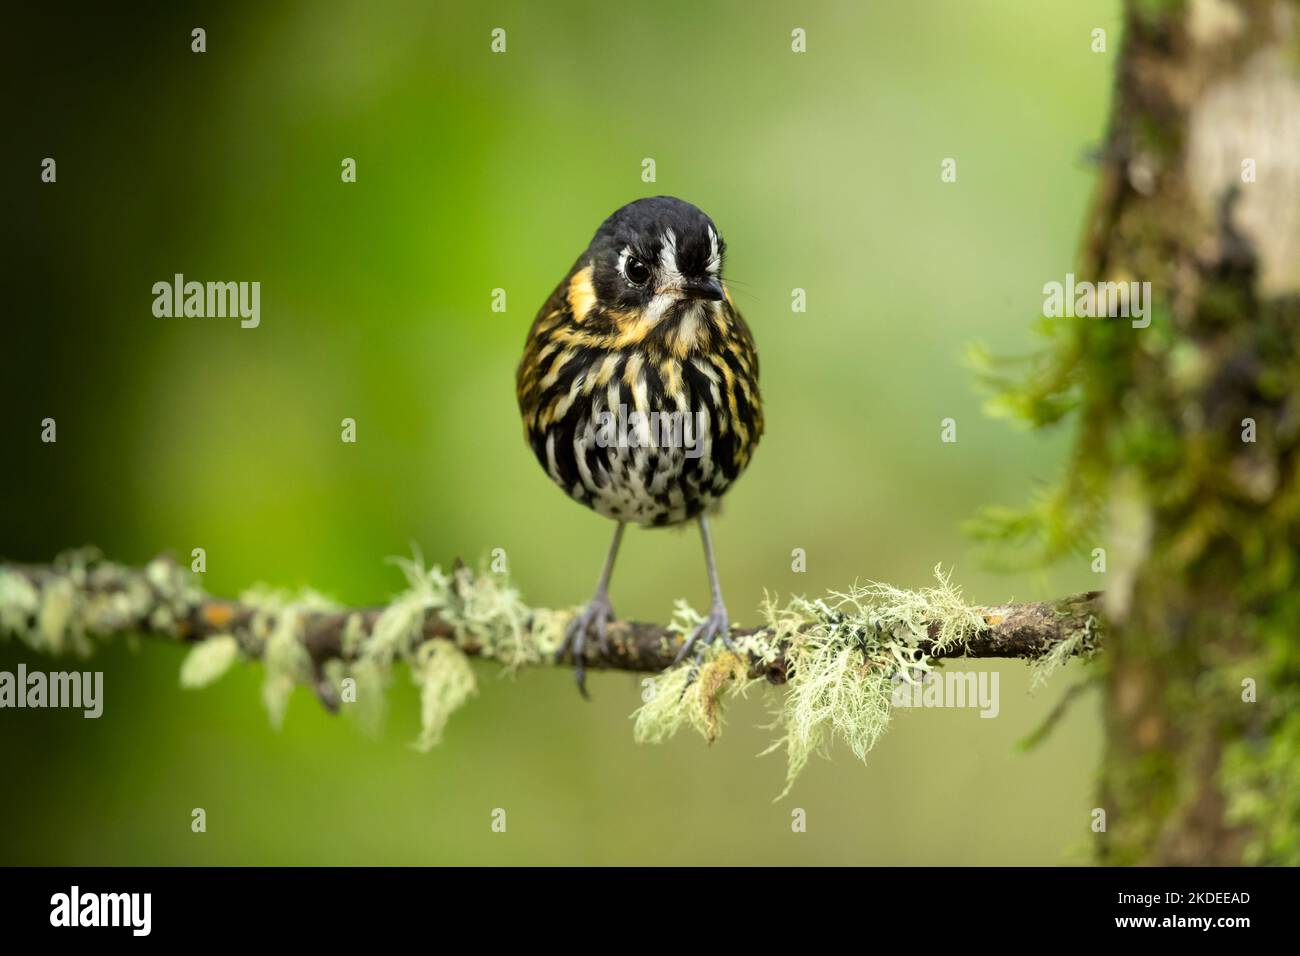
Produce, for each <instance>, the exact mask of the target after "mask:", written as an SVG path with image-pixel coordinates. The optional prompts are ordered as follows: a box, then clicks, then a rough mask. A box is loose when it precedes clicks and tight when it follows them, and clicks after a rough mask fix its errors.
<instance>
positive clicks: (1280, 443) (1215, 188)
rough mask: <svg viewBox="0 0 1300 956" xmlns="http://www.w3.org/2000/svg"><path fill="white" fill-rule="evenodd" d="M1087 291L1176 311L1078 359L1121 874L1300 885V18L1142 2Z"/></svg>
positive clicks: (1182, 0) (1130, 35)
mask: <svg viewBox="0 0 1300 956" xmlns="http://www.w3.org/2000/svg"><path fill="white" fill-rule="evenodd" d="M1080 270H1081V273H1082V274H1081V275H1080V276H1079V279H1080V280H1084V279H1092V280H1097V281H1107V280H1109V281H1125V282H1128V281H1136V282H1150V283H1151V291H1152V294H1153V296H1154V302H1155V308H1154V311H1153V313H1152V314H1151V316H1150V318H1151V323H1150V325H1149V326H1148V327H1141V324H1140V323H1134V322H1131V321H1129V320H1128V319H1124V318H1103V319H1098V320H1089V319H1075V320H1073V321H1075V322H1077V323H1081V324H1082V325H1086V328H1084V329H1082V330H1081V331H1079V332H1077V333H1075V336H1076V337H1075V338H1074V339H1073V340H1072V342H1071V346H1070V347H1072V348H1073V352H1072V354H1071V355H1070V357H1069V358H1068V359H1066V364H1068V365H1069V366H1070V374H1069V381H1070V383H1071V386H1072V387H1073V388H1074V389H1076V392H1075V394H1076V396H1077V398H1078V400H1079V408H1080V416H1081V417H1080V426H1081V427H1080V433H1079V440H1078V446H1077V460H1078V462H1079V463H1080V466H1081V467H1082V468H1084V469H1092V470H1093V472H1094V473H1095V475H1096V476H1097V481H1096V483H1095V484H1094V486H1093V487H1094V490H1096V491H1097V492H1098V499H1099V500H1101V501H1104V502H1106V504H1105V505H1102V506H1100V509H1099V510H1101V511H1104V512H1106V514H1107V515H1108V518H1107V520H1106V521H1105V522H1104V523H1103V526H1104V528H1105V531H1104V540H1103V541H1101V542H1100V543H1101V544H1103V545H1104V546H1106V548H1107V550H1108V553H1109V554H1110V555H1111V557H1112V561H1111V567H1110V569H1109V570H1110V574H1109V577H1108V579H1107V593H1106V612H1107V616H1108V618H1109V625H1110V629H1109V631H1108V640H1107V654H1106V655H1105V661H1104V663H1103V667H1104V668H1105V674H1106V677H1105V680H1106V698H1107V700H1106V707H1105V713H1106V751H1105V757H1104V766H1103V769H1102V782H1101V800H1100V807H1101V809H1103V810H1105V811H1106V832H1104V833H1100V834H1098V839H1099V841H1100V844H1099V846H1100V859H1101V860H1102V861H1103V862H1107V863H1114V864H1133V863H1151V864H1172V865H1191V864H1229V865H1231V864H1238V863H1243V862H1245V863H1253V862H1259V863H1264V862H1268V863H1290V864H1295V863H1297V862H1298V861H1300V707H1297V703H1298V699H1297V698H1298V694H1297V687H1298V686H1300V649H1298V648H1297V637H1296V635H1297V634H1300V598H1298V597H1297V593H1298V592H1300V581H1298V580H1297V577H1298V569H1297V560H1296V559H1297V543H1298V541H1300V483H1298V481H1297V479H1298V477H1300V475H1298V467H1300V455H1298V454H1297V450H1298V445H1300V367H1298V363H1297V355H1298V354H1300V10H1298V9H1297V3H1296V2H1294V0H1128V2H1127V4H1126V26H1125V39H1124V47H1123V51H1122V53H1121V57H1120V62H1119V64H1118V74H1117V86H1116V91H1115V100H1114V104H1113V109H1112V118H1111V124H1110V130H1109V134H1108V142H1107V148H1106V151H1105V157H1104V160H1103V165H1102V175H1101V180H1100V184H1099V187H1098V193H1097V197H1096V200H1095V203H1094V206H1093V209H1092V212H1091V221H1090V223H1089V227H1088V233H1087V235H1086V239H1085V244H1084V249H1083V253H1082V261H1081V265H1080ZM1070 347H1067V348H1066V349H1063V350H1062V353H1061V354H1060V355H1058V361H1060V360H1061V359H1062V356H1063V355H1064V354H1065V352H1067V351H1069V348H1070ZM1058 368H1059V367H1058ZM1252 688H1253V693H1252Z"/></svg>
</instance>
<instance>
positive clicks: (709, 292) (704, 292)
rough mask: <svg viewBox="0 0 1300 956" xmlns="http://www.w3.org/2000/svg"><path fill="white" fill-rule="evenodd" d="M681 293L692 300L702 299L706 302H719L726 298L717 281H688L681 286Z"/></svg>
mask: <svg viewBox="0 0 1300 956" xmlns="http://www.w3.org/2000/svg"><path fill="white" fill-rule="evenodd" d="M682 291H683V292H685V293H686V295H687V296H689V297H690V298H692V299H703V300H705V301H706V302H721V301H722V300H723V299H724V298H725V297H726V293H724V292H723V291H722V283H721V282H719V281H718V280H717V279H688V280H687V281H686V283H685V284H684V285H683V286H682Z"/></svg>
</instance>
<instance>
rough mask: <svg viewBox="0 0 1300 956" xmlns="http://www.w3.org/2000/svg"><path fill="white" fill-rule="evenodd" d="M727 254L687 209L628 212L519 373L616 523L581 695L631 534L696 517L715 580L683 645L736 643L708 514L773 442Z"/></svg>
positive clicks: (570, 484) (541, 330)
mask: <svg viewBox="0 0 1300 956" xmlns="http://www.w3.org/2000/svg"><path fill="white" fill-rule="evenodd" d="M725 254H726V245H725V244H724V243H723V241H722V236H721V234H720V233H719V232H718V229H717V227H716V226H715V225H714V224H713V221H712V220H711V219H710V218H709V217H708V216H706V215H705V214H704V213H703V212H702V211H701V210H699V209H697V208H696V207H695V206H693V205H691V204H690V203H688V202H683V201H682V200H680V199H674V198H673V197H671V196H656V197H654V198H651V199H638V200H636V201H635V202H631V203H628V204H627V205H626V206H624V207H623V208H621V209H619V210H618V211H617V212H615V213H614V214H613V215H612V216H610V217H609V218H608V219H606V220H605V221H604V222H603V223H602V224H601V226H600V228H599V229H597V230H596V234H595V236H594V237H593V238H592V240H591V243H590V245H588V246H587V249H586V251H585V252H583V254H582V255H581V256H579V257H578V260H577V262H575V263H574V264H573V268H572V269H570V270H569V273H568V275H566V276H565V277H564V279H563V281H561V282H560V284H559V285H558V286H557V287H556V289H555V291H554V292H553V293H552V294H551V297H550V298H549V299H548V300H547V301H546V304H545V305H544V306H542V309H541V311H540V312H539V313H538V314H537V318H536V319H535V320H534V321H533V325H532V328H531V330H530V331H529V333H528V341H527V343H526V344H525V346H524V356H523V360H522V361H521V362H520V364H519V371H518V376H517V383H516V384H517V390H518V397H519V411H520V413H521V414H522V416H523V420H524V434H525V436H526V438H527V440H528V443H529V444H530V445H531V446H532V449H533V452H534V454H536V456H537V460H538V461H539V462H541V465H542V467H543V468H545V469H546V472H547V474H549V475H550V476H551V478H552V479H553V480H554V481H555V483H556V484H558V485H559V486H560V487H561V488H563V489H564V490H565V491H566V492H567V493H568V494H569V496H570V497H571V498H573V499H574V500H576V501H579V502H581V503H582V504H584V505H586V506H587V507H589V508H591V509H592V510H594V511H596V512H598V513H599V514H602V515H604V516H605V517H607V518H611V519H613V520H614V521H616V522H617V523H618V526H617V528H616V529H615V531H614V540H613V542H612V543H611V544H610V548H609V553H608V555H607V556H606V558H605V564H604V568H603V569H602V570H601V573H600V578H599V581H598V582H597V585H596V594H595V596H594V597H593V598H592V599H591V602H590V603H589V604H587V605H586V607H585V608H584V609H583V611H582V613H581V614H579V615H578V616H577V617H576V618H575V619H574V620H573V622H572V623H571V624H570V626H569V630H568V633H567V635H566V640H565V644H564V647H563V648H562V649H561V651H560V656H561V657H563V656H564V655H565V654H566V653H571V654H572V656H573V661H574V665H575V673H576V676H577V681H578V689H579V690H580V691H581V692H582V693H583V695H584V696H586V686H585V677H584V667H583V665H584V660H585V651H586V642H587V635H588V631H589V630H590V629H591V628H592V626H593V625H594V627H595V631H596V638H597V641H598V648H599V650H600V652H601V653H602V654H603V653H605V652H607V650H608V642H607V636H606V625H607V623H608V622H609V621H611V620H613V618H614V609H613V607H612V606H611V604H610V600H609V579H610V574H611V572H612V571H613V568H614V559H615V557H616V556H617V554H618V547H619V542H620V541H621V540H622V537H623V529H624V527H625V526H626V525H627V524H628V522H633V523H636V524H639V525H643V526H647V527H659V526H665V525H676V524H681V523H683V522H686V521H690V520H693V519H694V520H697V521H698V522H699V526H700V536H701V538H702V540H703V543H704V559H705V563H706V564H707V566H708V571H709V585H710V589H711V591H712V598H713V600H712V606H711V607H710V609H709V614H708V617H707V618H705V620H704V622H703V623H702V624H700V625H699V626H698V627H697V628H696V629H695V630H694V632H693V633H692V634H691V635H690V637H689V638H688V639H687V640H686V642H685V643H684V644H683V645H682V647H681V648H680V650H679V652H678V655H677V659H678V660H681V659H682V658H683V657H685V656H686V654H687V653H689V652H690V650H691V649H692V647H695V646H697V645H699V644H707V643H709V642H711V641H713V640H714V639H716V638H721V639H722V640H723V641H725V642H727V643H728V645H730V639H729V638H728V636H727V628H728V618H727V608H726V605H725V604H724V603H723V600H722V589H721V587H720V586H719V584H718V570H717V566H716V564H715V562H714V557H713V542H712V540H711V539H710V536H709V524H708V518H707V513H708V512H709V511H710V510H711V506H714V505H715V503H716V502H717V501H718V500H719V499H720V498H721V497H722V495H723V494H725V493H726V491H727V489H728V488H730V487H731V485H732V483H733V482H734V481H735V480H736V478H737V477H739V475H740V473H741V472H742V471H744V470H745V466H746V465H748V464H749V458H750V456H751V455H752V454H753V452H754V447H755V445H756V444H757V443H758V439H759V436H760V435H762V433H763V412H762V405H761V403H760V399H759V394H758V353H757V352H756V351H755V349H754V340H753V337H752V336H751V335H750V332H749V328H748V326H746V325H745V320H744V319H743V318H741V316H740V313H739V312H738V311H737V310H736V307H735V305H734V303H733V302H732V300H731V295H730V294H729V293H728V291H727V287H726V285H725V283H724V282H723V279H722V266H723V259H724V257H725Z"/></svg>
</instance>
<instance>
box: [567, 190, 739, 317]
mask: <svg viewBox="0 0 1300 956" xmlns="http://www.w3.org/2000/svg"><path fill="white" fill-rule="evenodd" d="M725 252H726V244H725V243H723V241H722V236H721V235H720V234H719V233H718V229H717V227H716V226H715V225H714V224H713V220H712V219H710V218H709V217H708V216H706V215H705V214H704V213H703V212H702V211H701V210H700V209H698V208H697V207H695V206H692V205H691V204H690V203H688V202H683V201H682V200H680V199H674V198H673V197H671V196H655V197H654V198H651V199H638V200H636V201H635V202H630V203H628V204H627V205H626V206H624V207H623V208H621V209H619V210H618V211H617V212H615V213H614V214H613V215H612V216H610V217H609V218H608V219H606V220H605V221H604V222H603V223H602V224H601V226H600V228H599V229H598V230H596V235H595V236H594V237H593V239H592V240H591V245H590V246H589V247H588V248H587V252H586V255H585V256H584V260H585V262H586V263H587V264H588V265H589V266H590V268H591V273H590V282H591V290H592V292H593V293H594V296H595V300H596V302H597V303H598V304H599V305H600V306H601V307H602V308H604V309H605V310H606V311H608V312H610V313H613V314H616V315H620V314H621V315H625V316H634V317H635V319H636V321H638V322H648V323H651V324H658V323H660V322H662V321H663V320H665V319H673V318H683V317H685V316H687V315H689V314H692V313H695V312H696V311H697V310H700V309H706V310H709V311H712V310H714V309H716V308H717V307H718V306H717V303H719V302H721V301H722V300H723V299H724V298H725V297H726V291H725V290H724V288H723V285H722V261H723V256H724V254H725Z"/></svg>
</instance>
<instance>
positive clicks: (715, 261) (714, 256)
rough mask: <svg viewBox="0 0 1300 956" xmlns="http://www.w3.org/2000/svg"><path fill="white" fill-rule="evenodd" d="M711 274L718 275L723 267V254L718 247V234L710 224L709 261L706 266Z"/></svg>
mask: <svg viewBox="0 0 1300 956" xmlns="http://www.w3.org/2000/svg"><path fill="white" fill-rule="evenodd" d="M704 268H705V270H706V271H707V272H708V273H709V275H713V276H715V275H717V274H718V270H719V269H721V268H722V255H721V251H720V250H719V249H718V234H717V233H716V232H714V230H713V227H712V226H709V261H708V264H707V265H706V266H705V267H704Z"/></svg>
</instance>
